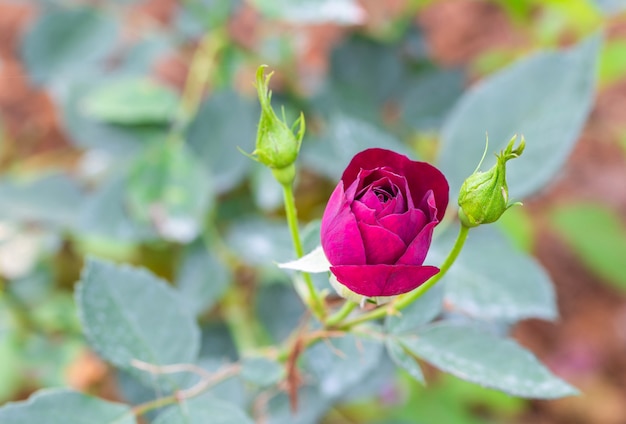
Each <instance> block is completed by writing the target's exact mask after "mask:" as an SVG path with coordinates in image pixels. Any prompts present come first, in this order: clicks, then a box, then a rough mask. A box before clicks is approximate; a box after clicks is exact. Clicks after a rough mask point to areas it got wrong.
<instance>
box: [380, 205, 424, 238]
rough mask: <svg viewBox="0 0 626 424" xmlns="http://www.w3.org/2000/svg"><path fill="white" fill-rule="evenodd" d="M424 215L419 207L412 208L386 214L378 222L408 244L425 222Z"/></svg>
mask: <svg viewBox="0 0 626 424" xmlns="http://www.w3.org/2000/svg"><path fill="white" fill-rule="evenodd" d="M427 221H428V220H427V218H426V215H424V212H422V211H421V210H419V209H412V210H410V211H406V212H405V213H402V214H394V215H387V216H385V217H383V218H380V219H379V220H378V222H379V223H380V225H381V226H383V227H384V228H386V229H388V230H389V231H391V232H392V233H394V234H397V235H398V237H400V238H401V239H402V241H404V243H405V244H406V245H407V246H408V245H409V244H410V243H411V241H413V239H414V238H415V237H416V236H417V235H418V234H419V232H420V231H421V230H422V228H424V225H426V222H427Z"/></svg>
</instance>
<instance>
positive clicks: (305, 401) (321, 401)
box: [267, 386, 332, 424]
mask: <svg viewBox="0 0 626 424" xmlns="http://www.w3.org/2000/svg"><path fill="white" fill-rule="evenodd" d="M331 406H332V404H331V402H330V401H329V400H328V399H326V398H324V397H323V396H322V395H321V394H320V393H319V392H318V390H317V389H316V388H314V387H308V386H307V387H301V388H300V389H299V390H298V409H297V410H296V411H293V410H292V408H291V405H290V401H289V397H288V396H287V394H286V393H279V394H278V395H277V396H274V397H273V398H272V399H271V400H270V401H269V402H268V407H267V409H268V416H269V417H268V420H267V424H317V423H319V422H320V420H321V419H322V416H323V415H324V413H325V412H326V411H327V410H328V409H329V408H330V407H331Z"/></svg>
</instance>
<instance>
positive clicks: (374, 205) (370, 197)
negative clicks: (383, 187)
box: [357, 188, 384, 212]
mask: <svg viewBox="0 0 626 424" xmlns="http://www.w3.org/2000/svg"><path fill="white" fill-rule="evenodd" d="M357 202H361V203H363V204H364V205H365V206H367V207H368V208H370V209H373V210H375V211H377V212H378V211H379V210H381V209H382V208H383V206H384V203H383V202H381V200H380V199H379V198H378V194H376V193H374V191H373V190H372V189H371V188H369V189H368V190H367V191H366V192H365V193H363V195H362V196H361V197H360V198H359V200H357Z"/></svg>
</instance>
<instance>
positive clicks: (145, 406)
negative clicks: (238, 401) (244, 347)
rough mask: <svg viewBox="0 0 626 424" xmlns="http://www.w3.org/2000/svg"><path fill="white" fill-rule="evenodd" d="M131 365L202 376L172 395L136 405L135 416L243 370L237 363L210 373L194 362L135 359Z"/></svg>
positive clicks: (189, 397) (198, 392)
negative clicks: (161, 364) (170, 362)
mask: <svg viewBox="0 0 626 424" xmlns="http://www.w3.org/2000/svg"><path fill="white" fill-rule="evenodd" d="M131 365H133V366H134V367H136V368H138V369H141V370H143V371H147V372H150V373H152V374H176V373H180V372H190V373H194V374H197V375H199V376H200V381H198V382H197V383H196V384H194V385H193V386H191V387H189V388H188V389H183V390H178V391H177V392H175V393H174V394H172V395H170V396H164V397H161V398H158V399H154V400H151V401H149V402H145V403H142V404H140V405H137V406H135V407H134V408H133V409H132V413H133V415H135V416H139V415H143V414H145V413H146V412H149V411H153V410H155V409H158V408H162V407H164V406H167V405H172V404H174V403H178V402H180V401H181V400H185V399H191V398H193V397H196V396H198V395H200V394H202V393H203V392H204V391H206V390H207V389H208V388H209V387H211V386H214V385H216V384H218V383H220V382H221V381H223V380H226V379H228V378H230V377H232V376H234V375H236V374H238V373H239V371H240V370H241V365H239V364H237V363H234V364H229V365H228V366H226V367H224V368H222V369H221V370H219V371H218V372H216V373H210V372H208V371H207V370H205V369H203V368H201V367H199V366H197V365H194V364H174V365H163V366H160V365H153V364H149V363H147V362H143V361H140V360H137V359H133V360H132V361H131Z"/></svg>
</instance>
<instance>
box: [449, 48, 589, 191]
mask: <svg viewBox="0 0 626 424" xmlns="http://www.w3.org/2000/svg"><path fill="white" fill-rule="evenodd" d="M600 45H601V38H600V37H599V36H594V37H590V38H589V39H587V40H585V41H584V42H582V43H580V44H579V45H577V46H575V47H573V48H571V49H568V50H564V51H556V52H549V53H547V52H544V53H539V54H536V55H533V56H531V57H528V58H526V59H523V60H520V61H518V62H516V63H515V64H513V65H512V66H510V67H508V68H506V69H504V70H503V71H501V72H499V73H497V74H495V75H493V76H492V77H489V78H487V79H485V80H483V81H481V82H480V83H478V84H477V85H475V86H474V87H473V88H471V89H470V90H468V91H467V93H466V94H465V95H464V96H463V97H462V98H461V100H460V101H459V102H458V104H457V105H456V106H455V108H454V110H453V111H452V113H451V114H450V116H449V117H448V119H447V120H446V122H445V124H444V127H443V131H442V134H441V137H442V141H441V153H440V156H439V166H440V168H441V170H442V171H443V173H444V174H445V175H446V177H447V178H448V181H449V182H450V193H451V195H452V199H451V200H452V201H454V200H455V199H456V196H457V193H458V191H459V189H460V187H461V184H462V183H463V181H464V180H465V179H466V178H467V177H468V176H469V175H470V174H471V173H472V171H473V170H474V169H475V168H476V165H477V164H478V162H479V161H480V158H481V156H482V153H483V150H484V147H485V133H486V132H487V133H489V140H490V145H489V151H490V152H497V151H499V150H501V149H502V148H504V147H505V145H506V143H507V142H508V141H509V139H510V138H511V136H512V135H513V134H515V133H521V134H524V136H525V137H526V141H527V145H526V150H525V151H524V154H523V156H522V157H521V158H520V159H518V160H516V161H513V162H511V163H510V165H509V166H508V169H507V177H508V183H509V188H510V195H511V198H513V199H515V198H522V197H524V196H527V195H529V194H531V193H534V192H536V191H537V190H539V189H542V188H544V187H545V186H546V185H547V184H548V183H549V182H550V180H551V179H552V178H553V177H554V175H555V174H556V172H557V171H558V170H559V169H560V168H561V167H562V165H563V163H564V162H565V160H566V158H567V157H568V155H569V153H570V152H571V150H572V148H573V146H574V143H575V142H576V140H577V139H578V135H579V134H580V131H581V130H582V127H583V125H584V123H585V121H586V119H587V116H588V114H589V112H590V110H591V105H592V102H593V98H594V85H595V79H596V61H597V60H596V59H597V57H598V51H599V49H600ZM494 163H495V156H494V155H493V154H489V155H487V158H486V159H485V162H484V163H483V166H482V169H484V170H487V169H489V168H490V167H491V166H492V165H493V164H494Z"/></svg>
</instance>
